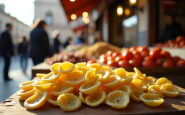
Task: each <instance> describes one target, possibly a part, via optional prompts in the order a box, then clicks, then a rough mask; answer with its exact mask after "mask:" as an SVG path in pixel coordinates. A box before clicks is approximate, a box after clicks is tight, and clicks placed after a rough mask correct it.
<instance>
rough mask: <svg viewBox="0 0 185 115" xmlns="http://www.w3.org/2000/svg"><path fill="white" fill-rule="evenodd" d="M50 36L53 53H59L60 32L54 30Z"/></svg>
mask: <svg viewBox="0 0 185 115" xmlns="http://www.w3.org/2000/svg"><path fill="white" fill-rule="evenodd" d="M52 36H53V45H52V51H53V54H55V53H59V51H60V45H61V43H60V40H59V37H60V34H59V32H58V31H56V30H55V31H54V32H53V35H52Z"/></svg>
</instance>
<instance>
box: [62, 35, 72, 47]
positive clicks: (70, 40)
mask: <svg viewBox="0 0 185 115" xmlns="http://www.w3.org/2000/svg"><path fill="white" fill-rule="evenodd" d="M71 42H72V38H71V37H68V38H67V40H66V41H65V43H64V48H66V47H67V46H68V45H70V44H71Z"/></svg>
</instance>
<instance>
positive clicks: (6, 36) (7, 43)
mask: <svg viewBox="0 0 185 115" xmlns="http://www.w3.org/2000/svg"><path fill="white" fill-rule="evenodd" d="M12 28H13V26H12V24H11V23H7V24H6V30H5V31H4V32H3V33H2V34H1V36H0V52H1V55H2V56H3V58H4V62H5V64H4V71H3V74H4V80H12V79H10V78H9V76H8V71H9V68H10V63H11V62H10V59H11V57H12V55H13V43H12V37H11V34H10V31H11V30H12Z"/></svg>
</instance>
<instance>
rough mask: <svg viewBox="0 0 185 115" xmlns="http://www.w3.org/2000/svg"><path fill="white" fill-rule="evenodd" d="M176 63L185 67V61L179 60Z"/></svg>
mask: <svg viewBox="0 0 185 115" xmlns="http://www.w3.org/2000/svg"><path fill="white" fill-rule="evenodd" d="M176 65H177V67H185V61H184V60H179V61H178V62H177V64H176Z"/></svg>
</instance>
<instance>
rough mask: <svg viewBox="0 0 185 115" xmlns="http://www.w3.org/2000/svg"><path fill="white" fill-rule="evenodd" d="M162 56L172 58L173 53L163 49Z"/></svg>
mask: <svg viewBox="0 0 185 115" xmlns="http://www.w3.org/2000/svg"><path fill="white" fill-rule="evenodd" d="M161 56H162V57H164V58H171V54H170V53H169V52H167V51H164V50H162V51H161Z"/></svg>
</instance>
